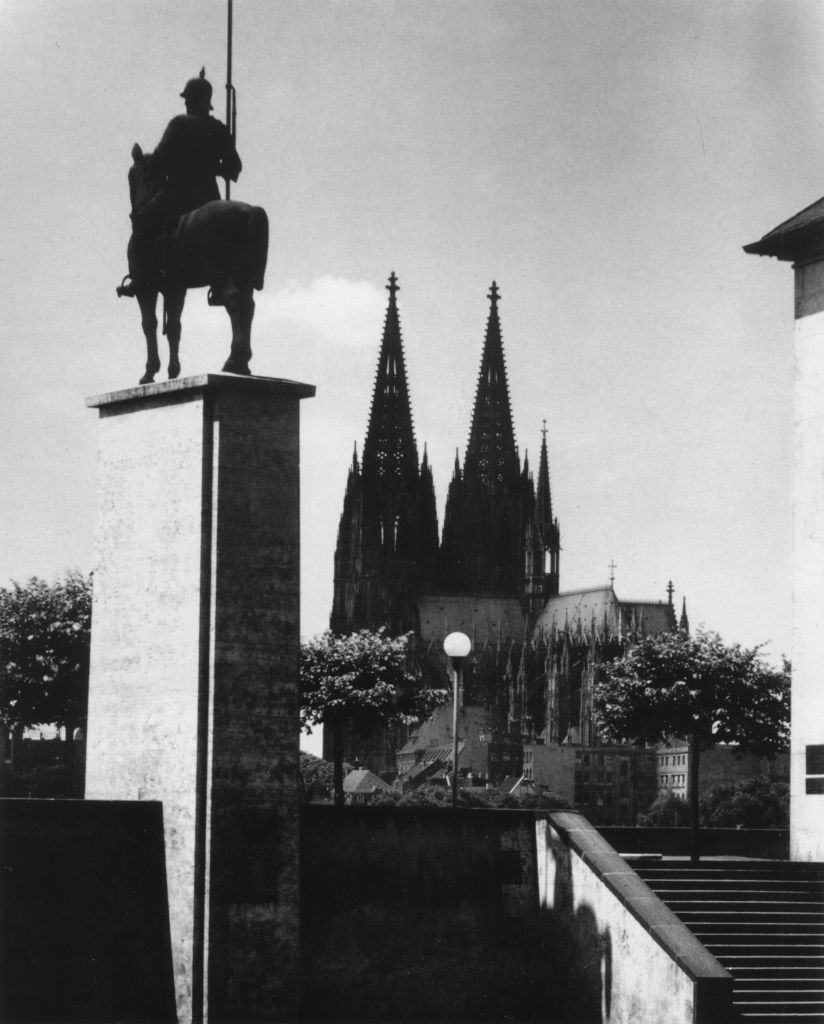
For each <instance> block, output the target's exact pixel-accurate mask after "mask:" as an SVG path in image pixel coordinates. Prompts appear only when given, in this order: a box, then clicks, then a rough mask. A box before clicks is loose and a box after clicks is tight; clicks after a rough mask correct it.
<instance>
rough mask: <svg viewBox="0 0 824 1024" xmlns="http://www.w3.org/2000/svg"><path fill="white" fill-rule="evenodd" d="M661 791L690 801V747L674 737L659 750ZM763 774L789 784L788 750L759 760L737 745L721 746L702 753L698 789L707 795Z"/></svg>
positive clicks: (658, 763) (684, 741)
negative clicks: (722, 787)
mask: <svg viewBox="0 0 824 1024" xmlns="http://www.w3.org/2000/svg"><path fill="white" fill-rule="evenodd" d="M656 761H657V776H658V780H657V782H658V792H659V793H664V792H671V793H674V794H675V796H679V797H681V798H682V799H684V800H687V799H688V798H689V795H690V781H689V780H690V745H689V743H687V741H686V740H680V739H677V738H675V737H673V738H671V739H670V740H668V741H667V742H666V743H662V744H661V745H660V746H659V747H658V750H657V754H656ZM760 775H772V776H774V777H775V778H776V779H780V780H783V781H789V776H790V755H789V751H784V752H781V753H778V754H776V756H775V758H768V757H758V756H757V755H756V754H750V753H747V752H744V751H742V750H741V748H740V747H739V746H737V744H734V743H719V744H718V745H717V746H714V747H710V748H709V749H708V750H702V751H701V758H700V761H699V765H698V790H699V793H701V794H704V793H707V792H709V790H710V789H712V788H713V787H714V786H726V785H730V784H731V783H734V782H743V781H744V780H746V779H754V778H757V777H758V776H760Z"/></svg>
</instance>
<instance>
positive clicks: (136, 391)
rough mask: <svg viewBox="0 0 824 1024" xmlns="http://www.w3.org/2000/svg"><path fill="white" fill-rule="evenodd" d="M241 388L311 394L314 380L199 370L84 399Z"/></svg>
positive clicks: (95, 402)
mask: <svg viewBox="0 0 824 1024" xmlns="http://www.w3.org/2000/svg"><path fill="white" fill-rule="evenodd" d="M227 390H245V391H247V392H257V393H261V392H262V393H265V394H270V395H280V396H284V397H287V398H299V399H300V398H312V396H313V395H314V394H315V385H314V384H302V383H301V382H300V381H295V380H285V379H282V378H280V377H254V376H249V377H244V376H241V375H239V374H236V373H201V374H197V375H195V376H192V377H180V378H178V379H177V380H164V381H158V382H157V383H155V384H138V385H137V386H135V387H129V388H124V389H122V390H121V391H106V392H104V393H103V394H101V395H94V396H92V397H91V398H87V399H86V405H87V406H88V407H89V408H90V409H103V408H105V407H106V406H110V405H120V404H122V403H123V402H138V403H139V402H141V401H143V400H145V399H148V398H153V399H157V398H167V399H168V400H169V401H171V402H173V401H176V400H180V398H181V397H183V395H182V394H181V393H182V392H192V393H195V394H196V393H199V392H204V391H227Z"/></svg>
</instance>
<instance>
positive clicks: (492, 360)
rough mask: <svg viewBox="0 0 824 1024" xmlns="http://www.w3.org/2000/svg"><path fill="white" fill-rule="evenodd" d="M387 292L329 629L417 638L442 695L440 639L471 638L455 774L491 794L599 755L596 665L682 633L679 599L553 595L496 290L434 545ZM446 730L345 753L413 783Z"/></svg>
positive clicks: (545, 532) (545, 523)
mask: <svg viewBox="0 0 824 1024" xmlns="http://www.w3.org/2000/svg"><path fill="white" fill-rule="evenodd" d="M387 289H388V291H389V302H388V307H387V312H386V319H385V322H384V329H383V337H382V340H381V345H380V353H379V356H378V366H377V372H376V376H375V387H374V391H373V395H372V406H371V410H370V414H369V424H368V428H367V433H366V440H365V443H364V446H363V456H362V459H361V460H360V461H359V460H358V456H357V452H356V453H355V455H354V456H353V460H352V464H351V467H350V470H349V476H348V480H347V485H346V492H345V495H344V501H343V510H342V513H341V518H340V525H339V529H338V541H337V548H336V551H335V580H334V597H333V607H332V614H331V619H330V627H331V629H332V631H333V632H335V633H341V634H346V633H350V632H353V631H356V630H359V629H364V628H367V629H377V628H379V627H381V626H385V627H386V628H387V630H388V632H389V633H390V634H391V635H399V634H401V633H408V632H411V633H412V635H413V637H414V645H413V646H414V650H413V657H414V658H415V659H416V660H417V662H418V664H419V666H420V668H421V671H422V678H423V685H425V686H435V687H444V686H447V685H448V683H449V676H448V668H447V663H446V657H445V655H444V653H443V639H444V637H445V636H446V635H447V634H448V633H450V632H453V631H456V630H459V631H461V632H463V633H466V634H467V635H468V636H469V637H470V639H471V640H472V654H471V655H470V658H469V659H467V664H466V665H465V670H464V687H463V694H462V710H461V722H462V723H463V724H459V732H460V734H461V739H462V741H463V747H462V754H461V758H460V767H461V771H462V772H464V773H466V774H470V773H471V774H473V775H474V776H481V777H484V778H486V779H487V780H488V781H490V782H492V783H493V784H494V783H496V782H498V781H500V778H501V777H503V776H504V775H509V774H512V770H513V766H516V765H517V764H518V763H519V758H521V757H522V752H523V749H524V746H525V745H529V744H532V743H535V742H538V743H547V744H554V745H559V744H564V743H566V744H578V745H582V744H583V745H594V744H597V742H598V737H597V735H596V733H595V730H594V727H593V724H592V714H591V696H592V689H593V686H594V683H595V681H596V679H597V675H598V671H599V667H600V666H601V664H603V662H604V661H607V660H611V659H613V658H614V657H616V656H620V654H621V653H622V652H623V650H624V649H625V645H626V644H627V643H628V642H630V641H631V639H632V638H633V637H635V636H639V635H645V634H648V633H657V632H660V631H661V630H666V629H673V628H676V627H677V625H678V623H677V621H676V615H675V610H674V607H673V604H672V587H671V586H670V588H669V591H668V595H667V600H662V601H660V602H627V601H621V600H619V599H618V597H617V596H616V594H615V591H614V588H613V586H612V583H610V584H609V585H607V586H604V587H599V588H595V589H592V590H580V591H572V592H566V593H564V592H562V591H561V590H560V551H561V533H560V525H559V522H558V519H557V518H556V517H555V516H554V514H553V506H552V495H551V489H550V476H549V456H548V448H547V437H546V428H545V427H544V429H543V431H542V439H541V447H540V456H539V461H538V473H537V480H536V479H535V476H534V474H533V472H532V470H531V468H530V466H529V464H528V460H527V459H526V458H524V460H523V462H521V459H520V456H519V453H518V448H517V446H516V443H515V434H514V430H513V424H512V412H511V405H510V396H509V387H508V383H507V374H506V362H505V358H504V349H503V340H502V332H501V322H500V314H499V308H498V306H499V300H500V293H499V291H498V287H497V285H496V284H495V283H494V282H493V284H492V287H491V289H490V291H489V294H488V298H489V302H490V307H489V316H488V319H487V324H486V333H485V337H484V343H483V349H482V353H481V363H480V369H479V373H478V382H477V387H476V392H475V401H474V408H473V412H472V421H471V425H470V431H469V440H468V443H467V447H466V451H465V454H464V459H463V463H461V461H460V458H459V455H458V454H457V453H456V456H455V464H454V469H453V474H452V479H451V481H450V484H449V490H448V493H447V497H446V505H445V511H444V523H443V530H442V532H440V533H439V530H438V520H437V511H436V500H435V491H434V485H433V479H432V471H431V468H430V464H429V456H428V453H427V451H426V449H424V452H423V456H422V458H419V453H418V448H417V442H416V439H415V434H414V429H413V418H412V405H411V400H410V391H409V384H408V381H407V376H406V367H405V361H404V354H403V343H402V337H401V328H400V316H399V312H398V302H397V293H398V291H399V288H398V284H397V279H396V277H395V275H394V273H393V274H392V275H391V277H390V279H389V284H388V285H387ZM685 623H686V610H684V612H682V620H681V625H684V624H685ZM451 729H452V726H451V709H446V708H443V709H439V711H438V712H436V714H435V715H434V716H433V719H431V720H430V721H429V722H427V723H422V724H421V726H420V727H418V728H417V729H415V730H414V731H413V732H412V733H411V734H409V733H408V731H407V733H401V732H399V731H398V730H384V731H381V732H380V733H379V734H375V735H371V736H362V735H357V734H355V733H353V732H351V731H350V732H349V733H348V734H347V736H346V743H345V751H344V756H345V758H346V759H348V760H350V761H353V762H354V763H357V764H360V765H364V766H366V767H368V768H370V769H372V770H373V771H377V772H381V773H384V774H388V773H391V772H392V771H394V770H398V771H399V772H400V773H401V774H404V773H405V772H406V771H409V770H410V769H411V768H412V767H413V766H414V765H416V764H420V763H423V762H426V759H427V753H426V752H427V751H430V752H431V750H432V749H434V748H438V747H442V746H446V745H448V744H449V743H450V742H451ZM479 730H480V731H479ZM476 734H477V735H476ZM325 752H326V753H327V754H328V753H329V751H328V750H327V751H325ZM430 760H431V759H430ZM519 774H520V773H519Z"/></svg>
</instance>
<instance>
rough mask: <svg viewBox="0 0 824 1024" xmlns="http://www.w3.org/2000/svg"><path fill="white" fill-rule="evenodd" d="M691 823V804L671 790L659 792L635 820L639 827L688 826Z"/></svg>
mask: <svg viewBox="0 0 824 1024" xmlns="http://www.w3.org/2000/svg"><path fill="white" fill-rule="evenodd" d="M689 823H690V805H689V804H688V803H687V801H686V800H682V799H681V797H680V796H676V795H675V793H673V792H672V791H671V790H666V791H665V792H663V793H659V794H658V796H657V797H656V798H655V799H654V800H653V802H652V803H651V804H650V807H649V810H648V811H647V812H646V814H644V813H641V814H639V815H638V818H637V820H636V822H635V824H636V825H638V826H639V828H686V826H687V825H689Z"/></svg>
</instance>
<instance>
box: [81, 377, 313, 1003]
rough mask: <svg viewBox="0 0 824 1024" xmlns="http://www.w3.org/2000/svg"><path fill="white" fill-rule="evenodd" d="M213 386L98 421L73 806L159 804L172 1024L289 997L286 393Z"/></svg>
mask: <svg viewBox="0 0 824 1024" xmlns="http://www.w3.org/2000/svg"><path fill="white" fill-rule="evenodd" d="M313 394H314V388H313V387H312V386H310V385H306V384H298V383H295V382H292V381H282V380H273V379H268V378H256V377H249V378H244V377H236V376H233V375H230V374H210V375H205V376H201V377H191V378H187V379H184V380H179V381H170V382H168V383H163V384H152V385H147V386H144V387H139V388H133V389H129V390H126V391H120V392H115V393H112V394H107V395H102V396H98V397H96V398H93V399H89V400H88V402H87V404H88V405H89V406H92V407H94V408H97V409H99V411H100V451H99V481H98V489H99V499H98V524H97V553H98V562H97V566H96V569H95V573H94V603H93V617H92V651H91V680H90V692H89V723H88V738H87V777H86V795H87V797H88V798H90V799H106V800H111V799H116V800H160V801H162V803H163V816H164V825H165V835H166V866H167V876H168V889H169V904H170V907H169V913H170V928H171V938H172V955H173V959H174V972H175V989H176V999H177V1011H178V1016H179V1020H180V1021H181V1022H185V1021H189V1020H194V1021H198V1020H201V1019H203V1020H221V1021H222V1020H292V1019H294V1017H295V1010H296V999H297V981H298V979H297V929H298V914H297V909H298V908H297V870H298V818H297V791H298V758H299V753H298V734H299V727H298V701H297V685H298V656H299V582H300V574H299V569H300V557H299V556H300V544H299V453H298V436H299V431H298V425H299V402H300V399H302V398H305V397H308V396H311V395H313Z"/></svg>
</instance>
